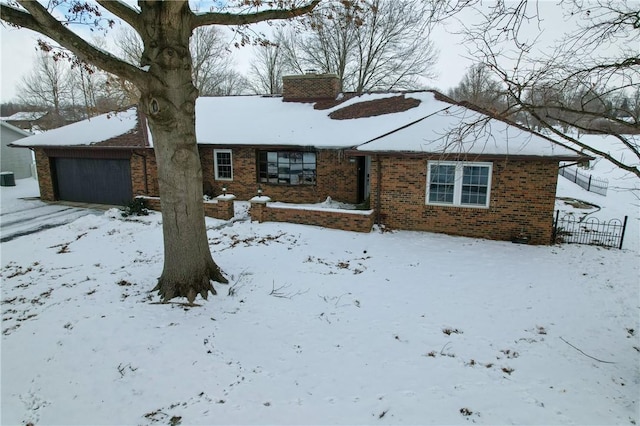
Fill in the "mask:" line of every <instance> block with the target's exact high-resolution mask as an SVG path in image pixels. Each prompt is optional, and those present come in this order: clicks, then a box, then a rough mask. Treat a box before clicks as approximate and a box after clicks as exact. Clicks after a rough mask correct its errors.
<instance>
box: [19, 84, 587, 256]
mask: <svg viewBox="0 0 640 426" xmlns="http://www.w3.org/2000/svg"><path fill="white" fill-rule="evenodd" d="M283 83H284V84H283V89H284V90H283V96H282V97H261V96H235V97H212V98H199V99H198V101H197V103H196V138H197V140H198V145H199V152H200V159H201V164H202V174H203V189H204V191H205V193H208V194H210V195H218V194H220V193H221V192H222V189H223V188H225V189H226V192H228V193H233V194H234V195H235V196H236V197H237V199H239V200H248V199H250V198H251V197H253V196H255V195H256V193H257V190H258V188H260V189H261V190H262V192H263V193H264V194H265V195H268V196H269V197H270V198H271V199H273V200H276V201H283V202H287V203H314V202H320V201H323V200H325V199H326V198H327V197H328V196H330V197H332V198H333V199H335V200H339V201H343V202H348V203H360V202H362V201H365V200H369V201H370V206H371V208H372V209H373V210H375V217H376V221H377V222H378V223H380V224H384V225H386V226H388V227H390V228H394V229H408V230H424V231H432V232H445V233H449V234H456V235H465V236H472V237H482V238H490V239H502V240H509V239H512V238H513V237H514V236H515V235H517V234H520V233H524V234H526V236H527V237H528V238H529V240H530V242H531V243H534V244H548V243H549V242H550V240H551V232H552V221H553V208H554V200H555V190H556V180H557V172H558V163H559V162H560V161H578V160H580V159H581V158H584V157H583V156H581V155H580V154H579V153H577V152H575V151H573V150H571V149H569V148H567V147H564V146H561V145H559V144H557V143H554V142H553V141H551V140H550V139H547V138H545V137H542V136H540V135H537V134H534V133H531V132H529V131H527V130H526V129H522V128H519V127H518V126H515V125H513V124H510V123H506V122H505V121H502V120H500V119H499V118H496V117H490V116H487V115H486V114H482V113H480V112H478V111H474V110H473V109H472V108H470V107H469V106H465V105H461V104H456V103H453V102H452V101H451V100H450V99H447V98H446V97H444V96H442V95H440V94H438V93H436V92H431V91H420V92H407V93H380V94H366V95H361V96H353V95H345V94H340V93H339V86H338V79H337V77H336V76H334V75H316V74H311V75H303V76H288V77H285V78H284V81H283ZM483 120H484V121H485V122H484V123H482V124H484V125H483V126H472V125H471V124H472V123H478V122H480V121H483ZM15 145H16V146H18V145H20V146H25V147H30V148H31V149H33V150H34V151H35V153H36V163H37V168H38V174H39V176H40V190H41V198H42V199H44V200H56V199H73V198H76V199H77V200H79V201H85V200H86V201H92V202H105V203H107V204H122V203H123V202H125V201H127V200H128V199H131V197H132V196H135V195H148V196H157V195H158V183H157V171H156V163H155V157H154V153H153V141H152V137H151V135H150V132H149V131H148V128H147V125H146V122H145V118H144V116H142V115H141V114H139V113H138V112H137V110H136V109H135V108H132V109H130V110H127V111H124V112H121V113H118V114H111V115H110V116H100V117H94V118H92V119H91V120H90V121H89V120H86V121H83V122H79V123H74V124H71V125H68V126H65V127H63V128H60V129H54V130H51V131H49V132H46V133H43V134H39V135H36V136H32V137H30V138H25V139H23V140H21V141H20V142H19V143H16V144H15ZM107 195H108V196H107ZM287 217H295V215H289V216H287ZM332 220H333V219H332ZM347 228H348V227H347Z"/></svg>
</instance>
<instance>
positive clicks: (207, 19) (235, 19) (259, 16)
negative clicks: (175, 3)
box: [193, 0, 322, 29]
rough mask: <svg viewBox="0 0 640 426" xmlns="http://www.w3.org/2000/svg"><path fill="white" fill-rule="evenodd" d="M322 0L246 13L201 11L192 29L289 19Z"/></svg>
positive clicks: (312, 7) (306, 10)
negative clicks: (297, 5) (291, 6)
mask: <svg viewBox="0 0 640 426" xmlns="http://www.w3.org/2000/svg"><path fill="white" fill-rule="evenodd" d="M320 1H322V0H311V2H310V3H309V4H307V5H306V6H301V7H294V8H291V9H269V10H264V11H261V12H255V13H247V14H233V13H215V12H209V13H203V14H196V15H195V16H194V19H193V29H195V28H197V27H201V26H204V25H248V24H255V23H257V22H262V21H269V20H274V19H290V18H295V17H297V16H302V15H305V14H307V13H309V12H311V11H312V10H313V9H315V7H316V6H317V5H318V4H320Z"/></svg>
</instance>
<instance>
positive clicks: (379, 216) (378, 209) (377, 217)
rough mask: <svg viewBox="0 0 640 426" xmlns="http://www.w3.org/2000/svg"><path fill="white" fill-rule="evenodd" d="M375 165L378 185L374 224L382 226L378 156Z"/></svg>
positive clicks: (380, 164) (380, 177)
mask: <svg viewBox="0 0 640 426" xmlns="http://www.w3.org/2000/svg"><path fill="white" fill-rule="evenodd" d="M376 165H377V172H376V174H377V175H378V176H377V178H376V179H377V180H378V185H377V186H376V224H378V225H382V223H381V219H380V218H381V213H380V208H381V206H382V203H381V202H380V194H381V193H382V163H380V155H379V154H378V155H376Z"/></svg>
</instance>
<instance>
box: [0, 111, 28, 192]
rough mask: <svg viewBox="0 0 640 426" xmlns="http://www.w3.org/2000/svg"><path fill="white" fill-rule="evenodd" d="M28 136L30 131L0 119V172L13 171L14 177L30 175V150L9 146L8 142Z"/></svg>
mask: <svg viewBox="0 0 640 426" xmlns="http://www.w3.org/2000/svg"><path fill="white" fill-rule="evenodd" d="M28 136H31V133H29V132H25V131H24V130H22V129H19V128H17V127H15V126H12V125H11V124H8V123H5V122H4V121H0V141H2V151H1V152H0V172H13V176H14V178H15V179H24V178H28V177H30V176H31V164H32V163H33V156H32V155H31V151H29V150H26V149H16V148H11V147H9V144H11V143H13V142H15V141H17V140H19V139H22V138H25V137H28Z"/></svg>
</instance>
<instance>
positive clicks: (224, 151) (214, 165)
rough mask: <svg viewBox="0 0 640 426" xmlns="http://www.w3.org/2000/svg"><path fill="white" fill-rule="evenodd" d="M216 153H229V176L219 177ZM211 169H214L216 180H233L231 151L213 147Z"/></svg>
mask: <svg viewBox="0 0 640 426" xmlns="http://www.w3.org/2000/svg"><path fill="white" fill-rule="evenodd" d="M218 153H228V154H229V159H230V160H231V177H230V178H228V177H220V174H219V173H218ZM213 169H214V172H213V173H214V175H215V176H214V177H215V179H216V180H226V181H232V180H233V152H232V150H231V149H214V150H213Z"/></svg>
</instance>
